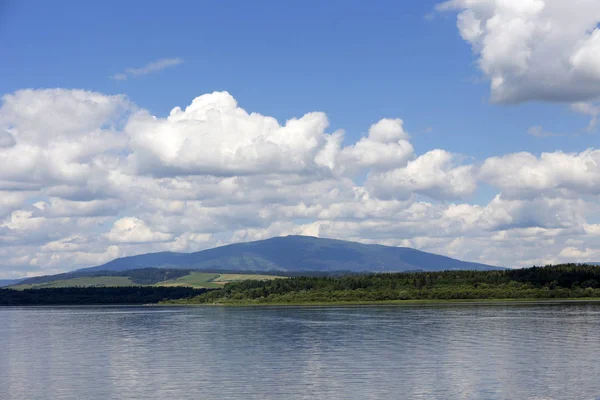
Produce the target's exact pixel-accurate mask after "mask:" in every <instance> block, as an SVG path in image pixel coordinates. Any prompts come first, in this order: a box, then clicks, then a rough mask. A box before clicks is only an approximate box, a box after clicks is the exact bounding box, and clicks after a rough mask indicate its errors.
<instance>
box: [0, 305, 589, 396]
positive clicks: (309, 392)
mask: <svg viewBox="0 0 600 400" xmlns="http://www.w3.org/2000/svg"><path fill="white" fill-rule="evenodd" d="M599 356H600V303H577V304H552V305H548V304H544V305H514V304H513V305H452V306H421V307H418V306H415V307H355V308H350V307H349V308H229V307H226V308H219V307H207V308H144V307H63V308H58V307H57V308H0V399H2V400H8V399H26V400H32V399H77V400H79V399H511V400H514V399H577V400H579V399H598V398H600V358H599Z"/></svg>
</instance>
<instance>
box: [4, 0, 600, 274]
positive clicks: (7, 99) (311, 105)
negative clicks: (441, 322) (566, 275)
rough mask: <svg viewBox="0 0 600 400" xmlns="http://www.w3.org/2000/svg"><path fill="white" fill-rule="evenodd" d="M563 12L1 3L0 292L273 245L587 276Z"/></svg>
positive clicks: (586, 195)
mask: <svg viewBox="0 0 600 400" xmlns="http://www.w3.org/2000/svg"><path fill="white" fill-rule="evenodd" d="M564 4H565V3H564V2H563V0H480V1H478V2H472V1H469V0H450V1H447V2H442V1H441V0H440V1H418V2H417V1H414V2H397V1H378V2H375V3H374V4H367V3H366V2H362V1H325V2H323V1H286V2H282V1H258V2H236V1H222V2H214V1H212V2H209V1H186V2H183V1H181V2H170V3H169V4H166V3H164V2H158V1H146V2H143V3H141V2H117V1H104V2H86V1H82V2H70V1H58V2H45V1H28V0H23V1H11V0H8V1H4V2H0V58H1V59H2V60H3V61H2V62H1V63H0V76H1V77H2V79H0V95H2V96H3V99H2V103H1V104H0V259H3V260H4V261H0V277H3V276H8V277H12V276H22V275H35V274H39V273H41V272H45V273H49V272H59V271H64V270H68V269H73V268H76V267H84V266H90V265H97V264H100V263H102V262H106V261H109V260H110V259H112V258H115V257H120V256H126V255H132V254H139V253H143V252H149V251H162V250H171V251H194V250H199V249H202V248H207V247H211V246H216V245H220V244H226V243H230V242H236V241H243V240H253V239H261V238H266V237H270V236H277V235H283V234H290V233H293V234H309V235H315V236H326V237H335V238H342V239H349V240H358V241H362V242H367V243H385V244H390V245H401V246H409V247H416V248H419V249H422V250H425V251H431V252H436V253H439V254H445V255H449V256H452V257H457V258H462V259H466V260H471V261H478V262H485V263H490V264H497V265H508V266H523V265H525V266H526V265H531V264H533V263H549V262H564V261H581V260H586V259H595V258H598V259H600V250H597V249H598V248H600V224H599V222H600V209H599V206H598V204H600V201H599V200H600V198H599V197H598V196H599V195H600V151H598V150H596V149H595V148H596V147H597V144H598V132H597V131H598V128H597V127H596V126H595V125H596V124H595V122H597V121H595V119H597V118H598V117H599V116H600V103H599V100H600V58H598V57H597V54H600V29H599V28H598V24H599V23H600V3H598V2H597V0H576V2H575V3H573V5H572V6H570V7H567V8H565V6H564ZM119 77H120V78H125V79H115V78H119ZM28 89H30V90H28ZM225 92H228V93H229V94H227V93H225ZM194 99H195V100H194ZM192 102H193V103H192ZM188 106H189V108H188V109H187V110H185V109H186V107H188ZM175 107H181V108H182V109H184V110H185V111H181V112H175V113H174V114H173V115H172V116H171V117H169V113H170V112H171V110H172V109H174V108H175ZM242 109H243V110H246V111H247V112H248V113H253V112H254V113H258V114H260V115H258V116H252V115H250V116H248V115H247V114H245V112H244V111H243V110H242ZM311 112H322V113H324V114H307V113H311ZM325 115H326V117H325ZM271 117H273V118H275V119H276V120H277V121H278V124H274V122H273V120H272V118H271ZM400 119H401V120H400ZM288 120H293V121H292V122H291V123H287V124H286V121H288ZM325 120H328V121H329V126H325V122H324V121H325ZM338 129H343V130H344V131H345V135H344V136H343V138H342V137H341V136H338V134H336V133H335V132H336V131H337V130H338ZM531 133H534V134H531Z"/></svg>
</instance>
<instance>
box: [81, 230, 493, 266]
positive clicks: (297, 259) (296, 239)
mask: <svg viewBox="0 0 600 400" xmlns="http://www.w3.org/2000/svg"><path fill="white" fill-rule="evenodd" d="M150 267H155V268H191V269H206V270H238V271H272V270H279V271H296V272H297V271H311V272H316V271H353V272H401V271H415V270H422V271H440V270H458V269H466V270H487V269H499V268H500V267H494V266H491V265H486V264H479V263H472V262H466V261H460V260H456V259H453V258H450V257H445V256H441V255H437V254H431V253H426V252H423V251H420V250H416V249H411V248H407V247H393V246H384V245H377V244H363V243H357V242H350V241H344V240H338V239H329V238H319V237H315V236H302V235H288V236H277V237H272V238H268V239H264V240H258V241H254V242H243V243H234V244H229V245H226V246H221V247H216V248H213V249H208V250H203V251H199V252H195V253H168V252H163V253H151V254H141V255H137V256H132V257H125V258H118V259H116V260H113V261H111V262H109V263H107V264H104V265H100V266H97V267H92V268H87V269H86V270H109V271H123V270H129V269H137V268H150Z"/></svg>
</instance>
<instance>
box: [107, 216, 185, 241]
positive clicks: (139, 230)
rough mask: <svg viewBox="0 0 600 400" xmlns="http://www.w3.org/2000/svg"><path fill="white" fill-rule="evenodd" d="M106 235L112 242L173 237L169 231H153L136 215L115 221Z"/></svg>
mask: <svg viewBox="0 0 600 400" xmlns="http://www.w3.org/2000/svg"><path fill="white" fill-rule="evenodd" d="M105 237H106V238H107V239H108V240H109V241H110V242H111V243H149V242H166V241H167V240H170V239H172V238H173V237H172V236H171V235H169V234H167V233H162V232H153V231H152V229H151V228H150V227H149V226H148V225H146V223H145V222H144V221H142V220H140V219H139V218H135V217H126V218H121V219H119V220H117V221H115V223H114V224H113V227H112V229H111V230H110V232H108V233H107V234H106V235H105Z"/></svg>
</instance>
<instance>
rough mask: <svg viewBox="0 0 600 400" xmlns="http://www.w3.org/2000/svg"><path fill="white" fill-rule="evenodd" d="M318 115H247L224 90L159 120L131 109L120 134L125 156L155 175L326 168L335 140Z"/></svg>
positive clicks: (331, 155) (335, 137)
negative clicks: (124, 136)
mask: <svg viewBox="0 0 600 400" xmlns="http://www.w3.org/2000/svg"><path fill="white" fill-rule="evenodd" d="M328 125H329V122H328V120H327V116H326V115H325V114H324V113H320V112H313V113H308V114H306V115H304V116H303V117H301V118H297V119H291V120H289V121H287V122H286V123H285V125H280V124H279V123H278V122H277V120H276V119H275V118H273V117H267V116H263V115H260V114H257V113H251V114H250V113H248V112H246V111H245V110H244V109H242V108H240V107H238V105H237V102H236V100H235V99H234V98H233V97H232V96H231V95H230V94H229V93H227V92H215V93H212V94H206V95H202V96H199V97H197V98H195V99H194V101H193V102H192V104H190V105H189V106H188V107H186V108H185V110H182V109H181V108H179V107H176V108H174V109H173V110H172V111H171V113H170V115H169V116H168V117H167V118H165V119H161V118H156V117H154V116H152V115H150V114H149V113H148V112H147V111H139V112H138V113H135V114H134V115H133V116H132V117H131V118H130V120H129V121H128V123H127V126H126V127H125V132H126V134H127V135H128V136H129V138H130V143H129V145H130V146H131V149H132V150H133V155H132V156H131V160H132V161H133V162H134V164H135V166H136V168H137V169H138V170H140V171H141V172H143V173H151V174H155V175H164V174H192V175H223V176H232V175H248V174H257V173H263V172H264V171H270V172H287V173H290V172H302V171H309V170H316V169H319V168H327V169H328V168H330V166H331V165H333V164H332V163H333V157H335V155H336V152H337V148H336V147H337V146H339V142H340V139H339V137H338V136H332V135H328V134H326V132H325V130H326V128H327V126H328Z"/></svg>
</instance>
